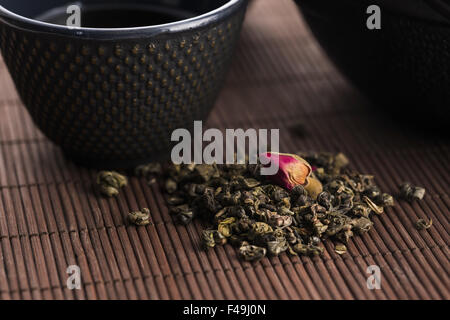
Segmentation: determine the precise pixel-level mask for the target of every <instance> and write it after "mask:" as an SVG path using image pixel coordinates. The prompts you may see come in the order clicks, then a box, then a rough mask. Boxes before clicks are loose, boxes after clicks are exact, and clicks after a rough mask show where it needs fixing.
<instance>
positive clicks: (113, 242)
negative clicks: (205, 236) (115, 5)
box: [0, 0, 450, 299]
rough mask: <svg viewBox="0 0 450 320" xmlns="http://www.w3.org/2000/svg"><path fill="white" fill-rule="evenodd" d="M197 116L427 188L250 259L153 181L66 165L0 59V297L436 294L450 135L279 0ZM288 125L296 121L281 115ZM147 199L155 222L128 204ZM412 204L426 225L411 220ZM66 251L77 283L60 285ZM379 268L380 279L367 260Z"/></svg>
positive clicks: (257, 18)
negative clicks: (387, 98)
mask: <svg viewBox="0 0 450 320" xmlns="http://www.w3.org/2000/svg"><path fill="white" fill-rule="evenodd" d="M209 125H210V126H214V127H217V128H222V129H224V128H239V127H242V128H250V127H253V128H268V129H270V128H280V135H281V150H283V151H287V152H295V151H297V150H318V151H320V150H323V151H333V152H334V151H342V152H344V153H346V154H347V155H348V157H349V158H350V159H351V161H352V166H353V167H354V168H355V169H357V170H360V171H362V172H367V173H373V174H375V176H376V181H377V183H378V184H379V185H380V186H381V187H382V188H383V190H384V191H386V192H390V193H396V191H397V186H398V185H399V184H400V183H401V182H403V181H405V180H408V181H411V182H413V183H416V184H418V185H422V186H424V187H426V189H427V194H426V196H425V199H424V200H423V201H420V202H415V203H413V204H409V203H407V202H404V201H397V205H396V206H395V207H394V208H392V209H391V208H390V209H388V210H387V212H385V214H383V215H381V216H377V217H375V218H374V220H375V226H374V228H373V229H372V230H371V231H370V232H369V233H367V234H364V235H363V236H361V237H355V238H353V239H352V240H351V241H350V244H349V246H348V247H349V252H348V253H347V254H345V255H342V256H339V255H337V254H336V253H335V252H334V249H333V245H332V244H331V243H329V242H326V243H325V249H326V250H325V254H324V256H323V257H317V258H308V257H290V256H288V255H286V254H282V255H280V256H278V257H270V258H265V259H264V260H262V261H260V262H258V263H255V264H250V263H247V262H243V261H241V260H239V259H238V258H237V256H236V251H235V249H234V248H232V247H231V246H229V245H226V246H224V247H219V248H215V249H213V250H209V251H203V250H201V249H200V246H199V234H200V231H201V229H202V226H201V224H200V223H198V222H196V223H193V224H191V225H189V226H187V227H184V226H178V225H175V224H174V223H173V220H172V217H171V216H170V215H169V214H168V210H167V207H166V205H165V203H164V199H163V196H162V194H161V193H160V191H159V189H158V187H157V186H155V185H153V186H151V187H149V186H147V184H146V183H145V181H142V180H139V179H137V178H132V179H131V183H130V186H129V187H128V188H126V190H125V191H124V192H123V194H121V195H120V196H119V197H118V198H117V199H113V200H107V199H104V198H102V197H100V196H99V195H98V194H97V193H96V191H95V190H94V188H93V185H92V183H93V181H94V177H95V173H96V172H94V171H90V170H87V169H84V168H79V167H76V166H75V165H74V164H72V163H71V162H70V161H67V160H66V159H65V158H64V157H63V156H62V153H61V151H60V150H59V149H58V148H57V147H55V146H54V145H53V144H52V143H50V142H49V141H48V140H47V139H46V138H45V137H44V136H43V135H42V134H41V133H40V132H39V131H38V130H37V129H36V128H35V127H34V125H33V124H32V122H31V120H30V117H29V116H28V114H27V113H26V111H25V109H24V107H23V106H22V104H21V102H20V101H19V99H18V96H17V94H16V91H15V89H14V87H13V84H12V82H11V80H10V76H9V75H8V73H7V71H6V68H5V66H4V65H3V63H2V62H1V61H0V298H1V299H11V298H12V299H448V298H449V297H450V294H449V274H448V272H449V269H450V268H449V250H448V245H449V233H448V231H449V230H450V225H449V207H450V199H449V194H448V186H449V161H450V147H449V144H448V141H446V140H445V139H443V138H441V139H439V138H436V137H434V138H428V137H425V136H423V135H422V136H421V135H418V134H415V133H414V130H412V131H408V130H406V129H404V128H402V127H399V126H397V125H396V124H395V123H394V122H392V121H391V120H390V119H389V117H388V116H386V114H385V113H384V114H383V113H378V112H377V111H376V109H373V108H370V106H369V103H368V102H367V101H366V100H365V99H364V98H363V97H362V96H361V95H360V94H359V93H358V92H357V91H355V89H354V88H353V87H351V86H350V85H349V84H348V82H347V81H346V80H345V79H344V78H343V77H342V76H341V75H340V74H339V73H338V72H337V71H336V69H335V68H334V67H333V66H332V65H331V63H330V62H329V61H328V60H327V58H326V57H325V56H324V54H323V53H322V51H321V50H320V49H319V47H318V45H317V43H316V42H315V40H314V39H313V38H312V36H311V34H310V32H309V31H308V29H307V27H306V26H305V24H304V22H303V21H302V18H301V17H300V15H299V13H298V11H297V9H296V7H295V5H294V4H293V2H292V1H290V0H257V1H254V4H253V6H252V7H251V8H250V9H249V12H248V16H247V20H246V23H245V27H244V30H243V34H242V39H241V42H240V45H239V48H238V52H237V55H236V59H235V61H234V65H233V68H232V71H231V72H230V74H229V77H228V80H227V83H226V86H225V88H224V90H223V91H222V94H221V96H220V99H219V101H218V103H217V105H216V107H215V109H214V111H213V113H212V114H211V116H210V119H209ZM299 125H301V127H302V131H303V134H302V135H299V134H297V133H296V131H295V130H293V129H292V128H296V127H298V126H299ZM141 207H149V208H150V209H151V212H152V222H153V225H151V226H148V227H140V228H136V227H132V226H128V225H127V224H126V222H125V221H126V220H125V218H126V214H127V213H128V212H129V211H131V210H135V209H137V208H141ZM419 218H432V219H433V226H432V227H431V228H430V229H428V230H426V231H417V230H416V229H415V228H414V223H415V222H416V220H417V219H419ZM69 265H78V266H80V268H81V274H82V289H81V290H69V289H67V288H66V279H67V276H68V275H67V274H66V268H67V267H68V266H69ZM370 265H378V266H379V267H380V268H381V289H380V290H369V289H367V286H366V279H367V277H368V274H366V269H367V267H368V266H370Z"/></svg>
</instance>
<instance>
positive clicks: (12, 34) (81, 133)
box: [0, 0, 247, 167]
mask: <svg viewBox="0 0 450 320" xmlns="http://www.w3.org/2000/svg"><path fill="white" fill-rule="evenodd" d="M70 5H71V4H70V3H67V2H66V0H40V1H32V0H0V49H1V52H2V54H3V57H4V60H5V62H6V64H7V66H8V69H9V71H10V74H11V76H12V78H13V80H14V83H15V85H16V88H17V90H18V92H19V95H20V97H21V99H22V101H23V102H24V104H25V106H26V107H27V109H28V111H29V112H30V114H31V116H32V118H33V120H34V122H35V123H36V124H37V126H38V127H39V128H40V129H41V130H42V131H43V132H44V134H45V135H46V136H47V137H49V138H50V139H51V140H52V141H53V142H55V143H56V144H58V145H59V146H61V147H62V149H63V150H64V152H65V154H67V155H68V156H69V157H70V158H72V159H74V160H76V161H77V162H79V163H82V164H85V165H90V166H95V167H132V166H135V165H137V164H139V163H143V162H147V161H153V160H156V159H159V158H161V157H164V156H167V155H170V152H169V151H170V147H171V142H170V137H171V133H172V132H173V130H174V129H176V128H180V127H184V128H188V129H190V128H191V127H192V125H193V121H194V120H204V119H205V118H206V117H207V115H208V113H209V111H210V109H211V108H212V106H213V104H214V101H215V99H216V97H217V94H218V92H219V90H220V88H221V85H222V82H223V79H224V76H225V73H226V71H227V69H228V65H229V63H230V60H231V57H232V53H233V49H234V47H235V44H236V41H237V38H238V36H239V32H240V29H241V25H242V21H243V18H244V15H245V10H246V5H247V0H132V1H114V0H83V1H81V3H75V5H78V6H79V8H80V13H81V22H82V24H81V27H79V28H78V27H68V26H67V25H65V24H64V23H65V21H66V20H65V19H66V16H65V15H66V14H67V19H69V18H71V16H70V13H72V12H70V11H67V12H68V13H67V12H66V8H68V7H69V6H70ZM73 12H75V13H76V11H73ZM102 14H103V15H102ZM84 15H86V17H85V18H84ZM155 23H156V24H155ZM104 26H106V27H107V28H104Z"/></svg>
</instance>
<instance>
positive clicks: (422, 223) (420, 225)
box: [416, 218, 433, 230]
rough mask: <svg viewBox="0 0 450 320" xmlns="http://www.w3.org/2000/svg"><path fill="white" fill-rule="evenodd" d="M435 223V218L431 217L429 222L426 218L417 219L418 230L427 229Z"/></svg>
mask: <svg viewBox="0 0 450 320" xmlns="http://www.w3.org/2000/svg"><path fill="white" fill-rule="evenodd" d="M432 225H433V219H431V218H430V220H429V221H428V222H427V221H425V220H424V219H419V220H417V221H416V229H417V230H426V229H429V228H431V226H432Z"/></svg>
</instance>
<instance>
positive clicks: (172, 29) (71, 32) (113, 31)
mask: <svg viewBox="0 0 450 320" xmlns="http://www.w3.org/2000/svg"><path fill="white" fill-rule="evenodd" d="M247 1H248V0H229V1H228V2H227V3H225V4H224V5H222V6H220V7H218V8H216V9H214V10H212V11H208V12H206V13H204V14H201V15H198V16H195V17H191V18H188V19H182V20H178V21H175V22H170V23H164V24H157V25H150V26H142V27H131V28H86V27H77V28H74V27H68V26H64V25H58V24H53V23H48V22H43V21H39V20H36V19H31V18H27V17H24V16H22V15H19V14H17V13H14V12H12V11H10V10H8V9H6V8H5V7H3V6H2V5H0V20H1V19H2V17H3V18H7V20H6V21H4V22H5V23H8V24H10V25H13V26H15V27H18V28H22V29H26V30H30V31H34V32H36V31H37V32H44V33H51V34H59V35H66V36H73V37H77V38H82V39H100V40H101V39H105V40H106V39H123V38H141V37H149V36H152V35H157V34H162V33H177V32H183V31H189V30H192V29H198V28H202V27H205V26H208V25H210V24H212V23H215V22H218V21H220V20H222V19H223V18H224V17H227V16H229V15H230V14H232V13H233V12H235V11H236V10H238V9H239V8H240V7H241V6H242V5H244V4H245V3H246V2H247Z"/></svg>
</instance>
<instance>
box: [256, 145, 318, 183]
mask: <svg viewBox="0 0 450 320" xmlns="http://www.w3.org/2000/svg"><path fill="white" fill-rule="evenodd" d="M260 159H261V160H263V161H262V162H263V163H271V162H272V161H274V162H275V164H277V165H278V168H279V170H278V172H277V173H276V174H275V175H272V176H267V177H268V178H269V179H270V180H272V181H273V182H274V183H276V184H277V185H279V186H281V187H283V188H286V189H288V190H292V189H293V188H294V187H295V186H297V185H305V184H307V179H308V177H309V176H310V175H311V172H312V168H311V166H310V165H309V163H308V162H306V160H304V159H303V158H300V157H299V156H297V155H295V154H287V153H275V152H267V153H264V154H262V155H260Z"/></svg>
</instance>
